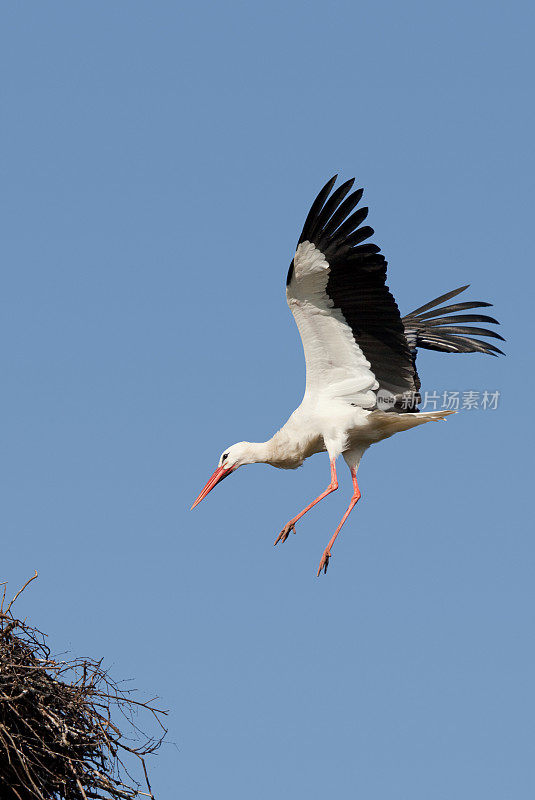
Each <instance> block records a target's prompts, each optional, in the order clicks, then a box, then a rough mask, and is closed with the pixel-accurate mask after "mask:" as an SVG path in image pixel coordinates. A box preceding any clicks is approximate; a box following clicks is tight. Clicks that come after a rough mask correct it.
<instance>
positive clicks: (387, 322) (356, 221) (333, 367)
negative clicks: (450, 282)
mask: <svg viewBox="0 0 535 800" xmlns="http://www.w3.org/2000/svg"><path fill="white" fill-rule="evenodd" d="M336 178H337V176H336V175H335V176H334V178H331V180H330V181H329V182H328V183H327V184H326V185H325V186H324V187H323V189H322V190H321V192H320V193H319V194H318V196H317V197H316V199H315V201H314V203H313V205H312V208H311V209H310V212H309V214H308V216H307V218H306V221H305V225H304V227H303V232H302V233H301V236H300V238H299V242H298V245H297V250H296V253H295V256H294V259H293V261H292V263H291V265H290V269H289V271H288V278H287V282H286V296H287V300H288V305H289V307H290V310H291V311H292V313H293V315H294V318H295V321H296V323H297V327H298V329H299V333H300V334H301V340H302V342H303V349H304V352H305V360H306V375H307V377H306V396H309V397H311V398H313V399H322V398H330V399H344V400H347V401H348V402H351V403H353V404H355V405H360V406H362V407H363V408H374V407H376V405H377V400H378V397H377V396H378V393H379V406H380V407H381V408H383V409H385V408H387V407H390V408H392V409H393V410H412V408H411V406H412V405H415V404H416V402H417V401H418V398H417V392H418V389H419V381H418V376H417V373H416V369H415V367H414V363H413V360H412V358H411V353H410V350H409V346H408V343H407V340H406V337H405V331H404V328H403V324H402V322H401V316H400V313H399V310H398V307H397V305H396V301H395V300H394V298H393V297H392V295H391V293H390V291H389V289H388V287H387V286H386V283H385V280H386V261H385V259H384V256H382V255H380V254H379V251H380V248H379V247H377V245H375V244H362V242H364V241H366V239H369V237H370V236H372V234H373V229H372V228H370V227H369V226H367V225H362V223H363V222H364V220H365V219H366V216H367V214H368V209H367V208H360V209H357V210H355V209H356V208H357V206H358V203H359V202H360V200H361V198H362V194H363V190H362V189H357V190H356V191H354V192H351V189H352V187H353V183H354V179H352V180H349V181H347V182H346V183H344V184H342V185H341V186H339V187H338V189H336V191H334V192H333V193H332V194H331V191H332V189H333V187H334V184H335V182H336ZM408 397H411V398H412V403H411V402H409V403H407V398H408ZM389 401H390V404H391V405H388V402H389Z"/></svg>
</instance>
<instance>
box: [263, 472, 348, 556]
mask: <svg viewBox="0 0 535 800" xmlns="http://www.w3.org/2000/svg"><path fill="white" fill-rule="evenodd" d="M337 489H338V478H337V477H336V466H335V460H334V459H333V460H332V461H331V482H330V484H329V486H328V487H327V488H326V489H325V491H324V492H322V493H321V494H320V495H319V497H316V499H315V500H313V501H312V502H311V503H309V504H308V506H307V507H306V508H304V509H303V510H302V511H301V512H300V513H299V514H298V515H297V516H296V517H294V518H293V519H291V520H290V521H289V522H288V523H287V524H286V525H285V526H284V528H283V529H282V531H281V532H280V533H279V535H278V536H277V538H276V539H275V542H274V544H278V543H279V542H285V541H286V539H287V538H288V536H289V535H290V531H293V532H294V533H295V523H296V522H297V521H298V520H300V519H301V517H304V515H305V514H306V513H307V511H310V509H311V508H312V507H313V506H315V505H316V503H319V501H320V500H323V499H324V498H325V497H327V495H328V494H331V492H335V491H336V490H337Z"/></svg>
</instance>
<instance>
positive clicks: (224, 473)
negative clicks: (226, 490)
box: [190, 467, 233, 511]
mask: <svg viewBox="0 0 535 800" xmlns="http://www.w3.org/2000/svg"><path fill="white" fill-rule="evenodd" d="M232 471H233V467H230V469H225V467H218V468H217V469H216V471H215V472H214V474H213V475H212V477H211V478H210V480H209V481H208V483H207V484H206V486H205V487H204V489H203V490H202V492H201V493H200V495H199V496H198V498H197V499H196V500H195V502H194V503H193V505H192V507H191V509H190V511H193V509H194V508H195V506H197V505H199V503H200V502H201V500H204V498H205V497H206V495H207V494H208V492H211V491H212V489H213V488H214V486H215V485H216V483H220V482H221V481H222V480H223V478H228V476H229V475H230V473H231V472H232Z"/></svg>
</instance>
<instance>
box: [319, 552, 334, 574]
mask: <svg viewBox="0 0 535 800" xmlns="http://www.w3.org/2000/svg"><path fill="white" fill-rule="evenodd" d="M330 558H331V551H330V550H329V548H328V547H326V548H325V550H324V551H323V555H322V557H321V561H320V565H319V567H318V574H317V577H318V578H319V576H320V575H321V572H322V570H323V574H324V575H326V574H327V567H328V566H329V561H330Z"/></svg>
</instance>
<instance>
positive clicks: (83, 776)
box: [0, 573, 166, 800]
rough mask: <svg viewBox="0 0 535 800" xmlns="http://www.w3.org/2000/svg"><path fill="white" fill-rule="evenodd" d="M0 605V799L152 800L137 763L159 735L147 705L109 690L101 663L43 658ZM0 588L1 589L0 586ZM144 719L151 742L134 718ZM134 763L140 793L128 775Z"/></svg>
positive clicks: (39, 646) (38, 643)
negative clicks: (140, 779)
mask: <svg viewBox="0 0 535 800" xmlns="http://www.w3.org/2000/svg"><path fill="white" fill-rule="evenodd" d="M36 577H37V573H36V574H35V575H34V576H33V577H32V578H30V579H29V581H27V582H26V584H25V585H24V586H23V587H22V589H21V590H20V591H19V592H17V594H16V595H15V597H14V598H13V600H11V602H10V603H9V604H7V605H6V604H5V598H6V589H5V588H4V590H3V597H2V599H1V600H0V797H1V798H2V800H52V798H58V800H59V799H60V798H61V800H132V799H133V798H137V797H143V796H144V797H149V798H154V795H153V794H152V790H151V787H150V783H149V779H148V775H147V770H146V766H145V760H144V757H145V756H146V755H148V754H149V753H154V752H155V750H157V749H158V747H159V746H160V744H161V742H162V740H163V738H164V736H165V733H166V730H165V728H164V727H163V724H162V715H164V714H165V713H166V712H165V711H162V710H160V709H157V708H155V707H154V705H153V700H149V701H146V702H143V701H142V700H138V699H136V698H135V697H134V696H133V695H134V694H135V690H133V689H127V688H124V684H118V683H116V682H115V681H114V680H113V679H112V678H111V677H110V675H109V674H108V672H107V671H106V670H105V669H104V668H103V667H102V661H94V660H92V659H89V658H75V659H71V660H69V661H58V660H56V659H55V658H53V657H51V654H50V649H49V647H48V645H47V644H46V637H45V635H44V634H43V633H41V631H39V630H37V629H36V628H32V627H31V626H29V625H28V624H27V623H26V622H25V621H21V620H19V619H16V618H15V617H14V616H13V612H12V607H13V604H14V602H15V601H16V600H17V598H18V597H19V595H20V594H21V592H22V591H24V589H25V588H26V586H27V585H28V583H30V582H31V581H32V580H34V579H35V578H36ZM0 585H2V584H0ZM139 714H142V715H143V714H145V715H146V714H148V715H150V717H151V718H152V719H153V721H154V722H155V723H156V725H157V728H158V730H159V733H158V735H157V736H155V737H152V736H146V735H145V734H143V733H142V731H141V730H140V729H139V727H138V725H137V721H136V716H137V715H139ZM136 763H139V765H140V769H139V770H138V771H139V772H142V775H143V780H144V786H145V789H144V790H143V791H142V789H141V784H140V783H138V782H137V781H136V780H135V779H134V778H133V777H132V775H131V774H130V772H131V770H132V764H136Z"/></svg>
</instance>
